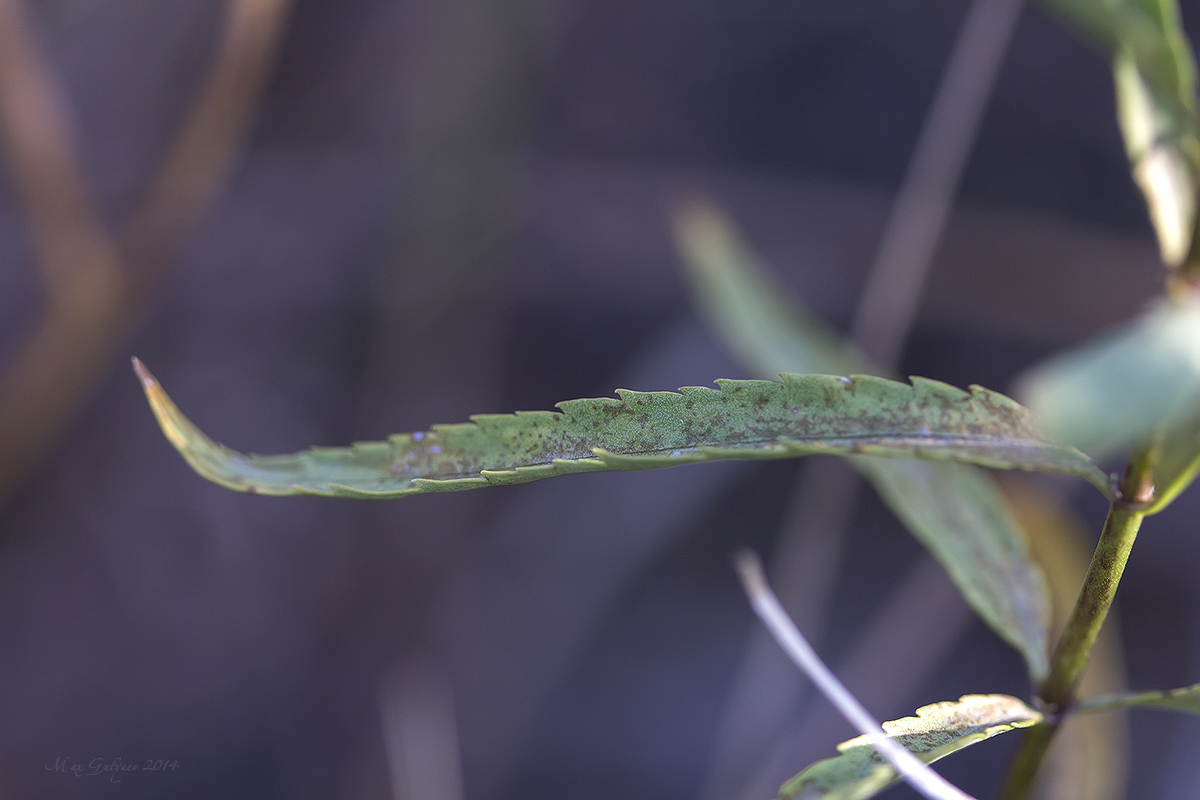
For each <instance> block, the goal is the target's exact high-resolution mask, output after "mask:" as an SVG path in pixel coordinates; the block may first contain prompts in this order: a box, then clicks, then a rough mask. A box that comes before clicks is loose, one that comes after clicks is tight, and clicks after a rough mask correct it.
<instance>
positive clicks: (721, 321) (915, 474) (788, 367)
mask: <svg viewBox="0 0 1200 800" xmlns="http://www.w3.org/2000/svg"><path fill="white" fill-rule="evenodd" d="M676 223H677V234H678V238H679V245H680V250H681V251H682V254H683V257H684V262H685V265H686V266H687V272H688V277H689V278H690V282H691V284H692V287H693V289H694V291H695V294H696V295H697V298H698V300H699V306H700V308H701V310H702V311H703V312H704V314H705V316H707V317H708V318H709V320H710V321H711V322H712V324H713V326H714V327H715V328H716V329H717V331H718V332H719V333H720V335H721V338H722V339H723V340H724V341H725V343H726V344H727V345H728V346H729V347H730V349H731V350H732V351H733V352H734V354H735V355H736V356H737V357H738V358H739V359H740V360H741V361H742V363H743V364H745V365H746V366H747V368H748V369H750V370H752V371H754V372H757V373H759V374H760V375H764V376H765V375H773V374H776V373H778V372H779V371H781V370H783V371H788V372H807V371H823V372H851V371H858V370H862V371H867V372H871V371H872V367H871V365H870V364H869V363H868V362H867V361H866V359H865V358H864V357H863V356H861V355H859V354H857V353H855V352H853V351H851V350H849V349H848V348H845V347H843V346H841V345H840V344H839V343H838V340H837V337H836V336H835V335H834V334H833V333H832V331H829V330H828V329H827V328H825V327H824V326H823V325H822V323H821V322H820V321H819V320H817V319H816V318H815V317H813V316H812V315H811V314H809V313H808V312H807V311H806V310H805V309H804V308H802V307H800V306H799V305H798V304H796V303H795V302H789V300H790V298H787V297H786V294H785V293H784V292H783V291H782V290H781V289H780V288H779V287H777V286H775V285H774V284H773V283H772V281H771V279H770V276H769V275H768V274H767V273H766V271H765V269H764V268H763V267H762V266H761V265H760V263H759V261H758V259H757V257H756V256H755V255H754V253H753V252H752V251H751V250H750V248H749V246H748V245H746V244H745V243H744V242H743V241H742V240H741V238H740V236H739V235H738V234H737V232H736V231H735V230H734V228H733V225H732V223H731V222H730V221H729V220H728V219H726V218H725V216H724V215H723V214H721V213H720V211H719V210H717V209H716V208H713V207H711V206H708V205H698V204H692V205H689V206H687V207H686V208H684V209H681V210H680V211H679V212H678V214H677V217H676ZM851 462H852V463H853V464H854V466H855V467H856V468H857V469H858V470H859V471H860V472H861V473H862V474H863V476H864V477H866V478H867V480H869V481H870V482H871V483H872V484H873V485H874V486H875V488H876V490H877V491H878V492H879V494H880V496H881V497H882V498H883V500H884V502H886V503H887V504H888V506H889V507H891V509H892V511H893V512H895V514H896V516H897V517H899V518H900V520H901V521H902V522H903V523H904V525H905V526H906V527H907V528H908V529H909V530H910V531H911V532H912V533H913V535H914V536H915V537H916V538H917V539H918V540H919V541H920V542H921V544H922V545H924V546H925V547H926V548H927V549H928V550H929V551H930V552H931V553H932V554H933V555H934V557H935V558H937V559H938V561H939V562H940V563H941V564H942V566H943V567H944V568H945V570H946V572H947V573H948V574H949V575H950V578H951V580H953V581H954V583H955V585H956V586H957V587H958V589H959V591H960V592H962V594H963V597H964V598H965V599H966V601H967V602H968V603H969V604H970V606H971V607H972V608H973V609H974V610H975V612H976V613H977V614H979V616H980V617H981V618H982V619H983V620H984V621H985V622H986V623H987V624H988V625H989V626H991V628H992V629H993V630H994V631H996V633H997V634H998V635H999V636H1000V637H1001V638H1003V639H1004V640H1005V641H1007V642H1008V643H1009V644H1011V645H1012V646H1013V647H1014V648H1016V650H1017V652H1019V653H1021V655H1022V656H1023V657H1024V659H1025V662H1026V664H1027V666H1028V669H1029V674H1030V678H1031V679H1032V681H1033V682H1034V683H1035V684H1037V683H1040V682H1041V681H1042V679H1044V678H1045V677H1046V671H1047V668H1048V659H1049V656H1048V653H1047V639H1048V636H1049V634H1048V629H1049V618H1050V600H1049V595H1048V593H1047V590H1046V586H1045V581H1044V579H1043V577H1042V574H1041V571H1040V570H1039V569H1038V568H1037V566H1036V565H1035V564H1033V563H1032V561H1031V559H1030V557H1029V553H1028V551H1027V550H1026V547H1025V542H1024V539H1023V537H1022V535H1021V532H1020V529H1019V528H1018V526H1017V523H1016V521H1015V520H1014V519H1013V516H1012V513H1011V512H1010V511H1009V508H1008V504H1007V502H1006V501H1005V499H1004V496H1003V495H1002V494H1001V493H1000V491H999V489H998V488H997V487H996V484H995V482H994V481H993V480H992V478H991V476H989V475H988V474H987V473H985V472H982V471H981V470H978V469H976V468H974V467H972V466H970V465H967V464H957V463H949V462H931V461H916V460H913V459H892V458H890V459H881V458H871V457H853V458H851Z"/></svg>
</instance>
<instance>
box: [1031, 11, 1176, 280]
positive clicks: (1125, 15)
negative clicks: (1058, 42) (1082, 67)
mask: <svg viewBox="0 0 1200 800" xmlns="http://www.w3.org/2000/svg"><path fill="white" fill-rule="evenodd" d="M1042 5H1044V6H1046V7H1047V8H1049V9H1051V10H1052V11H1054V12H1056V13H1057V14H1058V15H1060V16H1061V17H1063V18H1064V19H1065V20H1067V21H1068V22H1069V23H1071V24H1074V25H1075V26H1077V27H1079V28H1081V29H1082V30H1083V31H1084V32H1085V33H1086V34H1088V35H1089V36H1091V37H1092V38H1093V39H1095V40H1096V41H1097V42H1098V43H1099V44H1100V45H1101V46H1102V47H1104V48H1105V49H1106V50H1107V51H1108V53H1109V55H1110V56H1111V57H1112V61H1113V78H1114V82H1115V86H1116V95H1117V117H1118V120H1119V122H1120V124H1121V132H1122V134H1123V135H1124V137H1125V148H1126V151H1127V153H1128V155H1129V162H1130V164H1131V165H1132V168H1133V175H1134V179H1135V180H1136V181H1137V183H1138V186H1139V187H1140V188H1141V190H1142V193H1143V194H1144V195H1145V197H1146V202H1147V204H1148V205H1149V208H1150V217H1151V220H1152V221H1153V223H1154V228H1155V230H1156V231H1157V233H1158V240H1159V246H1160V248H1161V250H1162V254H1163V260H1164V261H1166V262H1167V263H1168V264H1171V265H1178V264H1179V263H1181V262H1182V261H1183V260H1184V259H1185V258H1186V257H1187V256H1188V253H1189V250H1190V249H1191V248H1192V239H1193V237H1194V232H1195V229H1196V195H1197V187H1198V186H1200V138H1198V135H1197V132H1198V130H1200V125H1198V124H1197V115H1196V66H1195V58H1194V56H1193V54H1192V49H1191V47H1190V46H1189V44H1188V41H1187V37H1186V36H1185V35H1184V33H1183V29H1182V26H1181V25H1180V20H1179V9H1178V7H1177V5H1176V3H1175V0H1042Z"/></svg>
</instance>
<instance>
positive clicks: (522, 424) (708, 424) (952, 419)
mask: <svg viewBox="0 0 1200 800" xmlns="http://www.w3.org/2000/svg"><path fill="white" fill-rule="evenodd" d="M135 367H136V368H137V370H138V373H139V375H140V377H141V379H142V385H143V387H144V389H145V391H146V396H147V398H148V399H149V401H150V405H151V407H152V408H153V409H154V413H155V416H156V417H157V418H158V421H159V425H160V426H161V427H162V429H163V432H164V433H165V434H166V436H167V438H168V439H169V440H170V441H171V443H172V444H173V445H175V447H176V449H178V450H179V452H180V453H181V454H182V455H183V457H184V458H185V459H186V460H187V461H188V463H189V464H191V466H192V468H193V469H195V470H196V471H197V472H199V473H200V474H201V475H203V476H204V477H206V478H208V479H209V480H212V481H215V482H216V483H219V484H221V485H222V486H225V487H228V488H230V489H235V490H238V491H245V492H254V493H258V494H269V495H303V494H310V495H326V496H336V497H357V498H386V497H401V496H404V495H410V494H419V493H423V492H451V491H458V490H462V489H475V488H479V487H483V486H492V485H497V484H512V483H524V482H526V481H533V480H538V479H539V478H549V477H553V476H556V475H568V474H572V473H578V472H598V471H606V470H638V469H653V468H656V467H670V466H674V465H676V464H690V463H695V462H698V461H710V460H717V459H773V458H794V457H797V456H805V455H814V454H830V455H848V454H860V453H865V454H872V455H883V456H910V457H911V456H916V457H919V458H927V459H935V460H939V459H940V460H961V461H968V462H972V463H976V464H982V465H985V466H990V467H996V468H999V469H1026V470H1043V471H1051V472H1062V473H1067V474H1075V475H1081V476H1083V477H1085V478H1088V479H1089V480H1091V481H1093V482H1094V483H1095V484H1096V485H1097V486H1101V487H1103V486H1104V485H1105V477H1104V474H1103V473H1102V472H1101V471H1100V470H1099V468H1097V467H1096V465H1095V464H1093V463H1092V462H1091V461H1090V460H1088V458H1087V457H1086V456H1084V455H1083V454H1082V453H1080V452H1079V451H1078V450H1075V449H1073V448H1070V447H1064V446H1061V445H1058V444H1057V443H1055V442H1053V441H1051V440H1049V439H1047V438H1045V437H1043V436H1042V435H1041V434H1040V432H1039V431H1038V429H1037V426H1036V424H1035V423H1034V420H1033V418H1032V417H1031V415H1030V414H1029V412H1028V411H1027V410H1026V409H1024V408H1022V407H1021V406H1020V405H1018V404H1017V403H1015V402H1013V401H1012V400H1010V399H1009V398H1007V397H1005V396H1004V395H1001V394H998V393H996V392H991V391H988V390H987V389H983V388H981V387H978V386H975V387H972V388H971V391H969V392H965V391H962V390H961V389H956V388H954V387H952V386H949V385H947V384H944V383H939V382H938V381H931V380H927V379H924V378H914V379H913V383H912V385H911V386H910V385H908V384H904V383H898V382H896V381H889V380H884V379H882V378H874V377H870V376H853V377H836V376H831V375H783V376H782V381H733V380H721V381H718V382H717V384H718V388H716V389H709V388H706V387H698V386H688V387H684V388H683V389H681V390H679V392H631V391H627V390H623V389H619V390H618V391H617V394H618V396H619V399H614V398H608V397H603V398H597V399H588V400H568V401H566V402H562V403H559V404H558V408H559V409H560V410H559V411H557V412H554V411H533V412H517V413H516V414H482V415H477V416H474V417H472V418H471V419H472V421H471V422H466V423H459V424H453V425H435V426H434V427H433V428H432V429H431V430H428V431H423V432H417V433H403V434H396V435H394V436H391V437H390V438H389V439H387V440H386V441H382V442H365V443H359V444H355V445H353V446H351V447H314V448H312V449H310V450H306V451H304V452H300V453H293V454H289V455H275V456H257V455H244V454H242V453H238V452H236V451H233V450H230V449H228V448H226V447H223V446H221V445H218V444H216V443H214V442H213V441H212V440H211V439H209V438H208V437H207V436H205V435H204V433H202V432H201V431H200V430H199V429H198V428H197V427H196V426H195V425H193V424H192V423H191V422H190V421H189V420H188V419H187V418H186V417H184V416H183V414H182V413H180V411H179V409H177V408H176V407H175V405H174V404H173V403H172V402H171V400H170V398H168V397H167V395H166V393H165V392H164V391H163V390H162V387H161V386H159V385H158V383H157V381H155V379H154V378H153V376H151V375H150V373H149V372H148V371H147V370H146V368H145V367H144V366H142V365H141V364H140V362H135Z"/></svg>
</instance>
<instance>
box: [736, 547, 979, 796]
mask: <svg viewBox="0 0 1200 800" xmlns="http://www.w3.org/2000/svg"><path fill="white" fill-rule="evenodd" d="M735 563H736V565H737V570H738V574H739V576H740V577H741V579H742V587H743V588H744V589H745V590H746V596H747V597H748V598H749V599H750V605H751V606H752V607H753V608H754V613H756V614H758V618H759V619H761V620H762V622H763V624H764V625H766V626H767V630H768V631H770V632H771V635H772V636H773V637H775V641H776V642H778V643H779V646H780V647H782V648H783V651H784V652H785V653H787V654H788V657H790V658H791V659H792V661H793V662H795V664H796V666H797V667H799V668H800V669H801V670H802V671H803V672H804V674H805V675H807V676H808V677H809V679H810V680H811V681H812V682H813V683H814V684H816V686H817V688H818V689H820V690H821V693H822V694H824V695H825V697H827V698H828V699H829V702H831V703H833V705H834V706H835V707H837V710H838V711H840V712H841V713H842V716H843V717H845V718H846V720H847V721H848V722H849V723H850V724H851V725H853V726H854V727H855V728H857V729H858V730H859V731H860V732H861V733H862V734H864V735H865V736H866V737H867V739H869V740H870V742H871V744H872V746H874V748H875V751H876V752H877V753H879V754H880V755H881V756H883V757H884V758H886V759H887V760H888V761H889V762H890V763H891V765H892V766H893V767H895V768H896V771H897V772H899V773H900V775H901V776H902V777H903V778H904V780H905V781H907V782H908V784H909V785H910V786H912V787H913V788H914V789H916V790H917V791H918V792H920V793H921V794H923V795H924V796H925V797H928V798H930V800H974V798H972V797H971V795H969V794H967V793H966V792H964V791H963V790H961V789H959V788H958V787H957V786H955V785H954V784H952V783H950V782H949V781H947V780H946V779H945V778H943V777H942V776H941V775H939V774H937V773H936V772H934V771H933V768H932V767H930V766H929V765H928V764H926V763H925V762H924V761H922V760H921V759H919V758H917V757H916V756H914V755H913V754H912V753H910V752H909V751H908V750H906V749H904V748H903V747H901V746H900V745H898V744H896V742H894V741H893V740H892V739H891V738H890V737H888V735H887V733H885V732H884V730H883V726H882V725H880V724H879V722H878V721H877V720H876V719H875V718H874V717H872V716H871V714H870V712H868V711H867V710H866V709H865V708H863V706H862V704H861V703H859V702H858V700H856V699H855V697H854V695H852V694H850V691H849V690H848V689H847V688H846V687H845V686H843V685H842V682H841V681H839V680H838V679H837V678H836V677H835V676H834V674H833V673H832V672H830V671H829V667H827V666H825V663H824V662H823V661H821V659H820V657H819V656H818V655H817V654H816V651H814V650H813V649H812V646H811V645H810V644H809V643H808V642H807V641H806V640H805V638H804V636H803V634H801V633H800V630H799V629H798V628H797V627H796V625H795V624H794V623H793V622H792V620H791V617H789V616H788V614H787V612H786V611H784V610H783V606H782V605H780V604H779V599H778V598H777V597H776V596H775V593H774V592H773V591H771V587H770V585H769V584H768V583H767V578H766V575H764V574H763V568H762V562H761V561H760V560H759V558H758V556H756V555H755V554H754V553H751V552H750V551H748V550H743V551H741V552H739V553H738V554H737V556H736V558H735Z"/></svg>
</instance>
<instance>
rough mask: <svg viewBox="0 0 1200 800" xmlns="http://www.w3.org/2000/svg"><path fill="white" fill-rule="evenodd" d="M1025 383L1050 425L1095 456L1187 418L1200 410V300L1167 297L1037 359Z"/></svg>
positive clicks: (1022, 391) (1026, 396)
mask: <svg viewBox="0 0 1200 800" xmlns="http://www.w3.org/2000/svg"><path fill="white" fill-rule="evenodd" d="M1018 387H1019V388H1018V390H1017V392H1018V396H1019V397H1020V398H1021V399H1022V400H1023V401H1024V402H1025V403H1027V404H1028V405H1029V406H1030V408H1032V409H1033V410H1034V411H1035V412H1037V414H1038V416H1039V417H1040V418H1041V420H1042V423H1043V425H1044V426H1045V428H1046V430H1047V431H1048V432H1050V433H1051V434H1052V435H1054V436H1055V437H1057V438H1059V439H1061V440H1062V441H1066V442H1070V443H1071V444H1073V445H1075V446H1076V447H1079V448H1081V449H1082V450H1084V451H1085V452H1087V453H1088V454H1090V455H1091V456H1092V457H1093V458H1105V457H1107V456H1109V455H1112V454H1114V453H1115V452H1117V451H1119V450H1120V449H1121V448H1124V447H1128V446H1130V445H1132V444H1134V443H1135V442H1137V441H1140V440H1143V439H1145V438H1147V437H1149V436H1150V435H1151V433H1152V432H1153V431H1154V429H1155V428H1156V427H1158V426H1160V425H1167V426H1176V425H1180V424H1183V423H1184V422H1185V421H1186V420H1187V419H1188V418H1190V417H1191V416H1192V415H1194V414H1195V413H1196V412H1197V411H1198V410H1200V302H1197V301H1195V300H1185V299H1179V300H1169V301H1164V302H1162V303H1160V304H1159V305H1157V306H1155V307H1154V308H1153V309H1151V310H1150V311H1149V312H1147V313H1146V314H1144V315H1143V316H1142V317H1140V318H1139V319H1136V320H1134V321H1132V322H1130V323H1128V324H1126V325H1123V326H1121V327H1120V328H1118V329H1117V330H1115V331H1113V332H1112V333H1110V334H1108V335H1106V336H1103V337H1101V338H1099V339H1094V340H1092V341H1089V342H1086V343H1085V344H1083V345H1081V346H1079V347H1077V348H1075V349H1073V350H1070V351H1068V352H1066V353H1062V354H1059V355H1056V356H1053V357H1051V358H1050V359H1049V360H1047V361H1045V362H1043V363H1042V364H1039V365H1037V366H1035V367H1034V368H1033V369H1031V370H1030V371H1029V372H1028V373H1026V374H1025V375H1024V376H1023V377H1022V378H1021V379H1020V381H1019V382H1018ZM1175 444H1176V445H1179V446H1182V445H1183V442H1176V443H1175ZM1190 455H1192V454H1187V453H1181V454H1179V455H1178V456H1173V457H1177V458H1182V459H1183V460H1184V461H1190V460H1191V458H1190Z"/></svg>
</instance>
